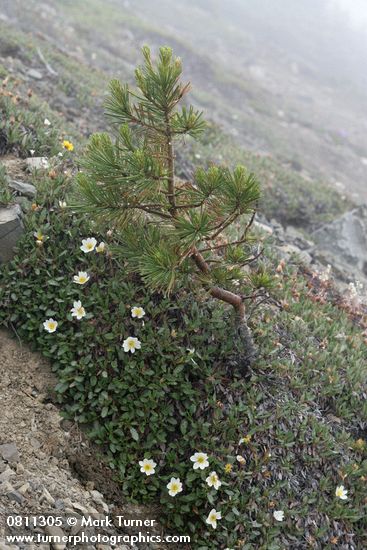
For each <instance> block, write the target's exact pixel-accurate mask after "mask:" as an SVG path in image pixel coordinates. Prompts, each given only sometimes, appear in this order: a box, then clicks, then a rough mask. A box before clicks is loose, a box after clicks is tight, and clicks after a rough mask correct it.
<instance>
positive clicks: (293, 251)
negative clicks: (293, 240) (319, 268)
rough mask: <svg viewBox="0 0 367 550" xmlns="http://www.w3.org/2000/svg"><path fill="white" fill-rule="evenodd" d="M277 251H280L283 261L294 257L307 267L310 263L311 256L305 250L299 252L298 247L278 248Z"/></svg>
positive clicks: (291, 245) (287, 245)
mask: <svg viewBox="0 0 367 550" xmlns="http://www.w3.org/2000/svg"><path fill="white" fill-rule="evenodd" d="M278 250H279V251H280V254H281V256H282V258H284V259H285V260H289V259H290V258H291V257H292V256H295V257H297V258H299V260H300V261H301V262H302V263H303V264H307V265H309V264H311V263H312V256H311V255H310V254H309V253H308V252H306V251H305V250H301V249H300V248H298V246H295V245H293V244H286V245H284V246H280V247H278Z"/></svg>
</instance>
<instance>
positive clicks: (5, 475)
mask: <svg viewBox="0 0 367 550" xmlns="http://www.w3.org/2000/svg"><path fill="white" fill-rule="evenodd" d="M12 476H15V472H14V471H13V470H12V469H11V468H9V467H8V468H6V470H4V471H3V472H2V473H1V474H0V483H3V481H9V479H10V478H11V477H12Z"/></svg>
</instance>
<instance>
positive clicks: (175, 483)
mask: <svg viewBox="0 0 367 550" xmlns="http://www.w3.org/2000/svg"><path fill="white" fill-rule="evenodd" d="M167 489H168V494H169V496H170V497H175V496H176V495H177V493H181V491H182V489H183V487H182V483H181V481H180V478H179V477H171V481H170V482H169V483H168V484H167Z"/></svg>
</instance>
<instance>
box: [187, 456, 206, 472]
mask: <svg viewBox="0 0 367 550" xmlns="http://www.w3.org/2000/svg"><path fill="white" fill-rule="evenodd" d="M190 460H191V461H192V462H193V463H194V465H193V468H194V470H197V469H198V468H200V470H205V468H207V467H208V466H209V461H208V455H207V454H205V453H195V454H194V455H192V456H190Z"/></svg>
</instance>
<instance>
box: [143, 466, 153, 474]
mask: <svg viewBox="0 0 367 550" xmlns="http://www.w3.org/2000/svg"><path fill="white" fill-rule="evenodd" d="M152 469H153V468H152V466H151V465H150V464H146V465H145V466H144V470H145V471H146V472H150V471H151V470H152Z"/></svg>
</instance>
